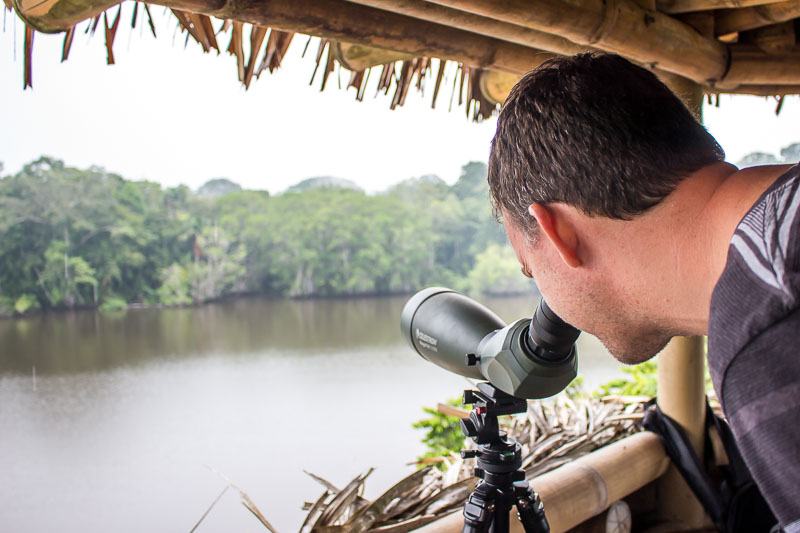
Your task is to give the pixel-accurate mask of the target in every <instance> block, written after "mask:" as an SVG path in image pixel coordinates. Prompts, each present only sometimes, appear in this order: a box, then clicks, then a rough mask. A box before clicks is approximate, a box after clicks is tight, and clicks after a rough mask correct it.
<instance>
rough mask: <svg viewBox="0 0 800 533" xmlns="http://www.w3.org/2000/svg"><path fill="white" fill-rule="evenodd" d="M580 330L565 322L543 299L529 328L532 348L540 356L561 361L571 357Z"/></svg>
mask: <svg viewBox="0 0 800 533" xmlns="http://www.w3.org/2000/svg"><path fill="white" fill-rule="evenodd" d="M580 334H581V332H580V330H579V329H577V328H575V327H574V326H572V325H570V324H567V323H566V322H564V321H563V320H562V319H561V317H559V316H558V315H557V314H556V313H555V311H553V310H552V309H550V306H549V305H547V302H546V301H545V300H544V299H542V301H541V302H539V307H537V308H536V312H535V313H534V315H533V319H532V320H531V324H530V326H529V328H528V335H529V337H530V339H529V340H530V341H531V343H532V344H533V346H532V348H533V349H534V350H535V351H536V353H537V355H539V356H540V357H542V358H544V359H547V360H550V361H559V360H562V359H564V358H566V357H569V355H570V353H571V352H572V347H573V346H574V344H575V341H576V340H577V338H578V336H579V335H580Z"/></svg>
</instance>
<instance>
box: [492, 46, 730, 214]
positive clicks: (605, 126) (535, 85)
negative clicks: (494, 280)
mask: <svg viewBox="0 0 800 533" xmlns="http://www.w3.org/2000/svg"><path fill="white" fill-rule="evenodd" d="M724 159H725V152H724V151H723V150H722V147H720V145H719V143H717V141H716V140H715V139H714V137H712V136H711V134H710V133H708V132H707V131H706V129H705V128H704V127H703V126H702V125H701V124H700V123H698V121H697V120H695V118H694V117H693V115H692V114H691V113H690V112H689V110H688V109H687V108H686V106H685V105H684V104H683V102H681V100H680V99H679V98H678V97H677V96H675V94H673V93H672V91H670V90H669V88H667V86H666V85H664V84H663V83H662V82H661V81H660V80H659V79H658V78H656V76H655V75H654V74H653V73H652V72H650V71H648V70H645V69H643V68H641V67H639V66H636V65H634V64H633V63H631V62H629V61H628V60H626V59H624V58H622V57H620V56H618V55H615V54H599V53H585V54H578V55H575V56H571V57H559V58H556V59H551V60H549V61H546V62H545V63H543V64H542V65H541V66H540V67H539V68H537V69H535V70H533V71H531V72H529V73H528V74H526V75H525V76H524V77H523V78H522V79H521V80H520V81H519V82H518V83H517V84H516V85H515V86H514V88H513V89H512V90H511V93H510V94H509V96H508V99H507V100H506V102H505V104H504V105H503V109H502V111H501V112H500V116H499V118H498V121H497V132H496V133H495V136H494V139H493V140H492V149H491V155H490V156H489V187H490V190H491V195H492V203H493V205H494V208H495V211H496V212H497V213H498V214H503V215H506V216H508V217H511V218H512V219H513V220H514V222H516V223H517V224H518V225H520V227H522V228H528V229H533V228H534V227H535V223H534V221H533V220H532V218H531V217H530V216H529V214H528V211H527V210H528V206H529V205H530V204H532V203H545V204H546V203H550V202H563V203H566V204H569V205H571V206H574V207H576V208H579V209H580V210H582V211H583V212H584V213H586V214H589V215H599V216H605V217H609V218H615V219H622V220H628V219H631V218H632V217H634V216H635V215H638V214H641V213H643V212H644V211H646V210H648V209H649V208H651V207H653V206H654V205H656V204H658V203H659V202H660V201H661V200H663V199H664V197H666V196H667V195H668V194H669V193H670V192H672V191H673V190H674V189H675V187H676V186H677V185H678V183H679V182H680V181H681V180H682V179H683V178H684V177H685V176H687V175H688V174H690V173H692V172H694V171H696V170H698V169H700V168H701V167H703V166H706V165H708V164H711V163H714V162H717V161H723V160H724Z"/></svg>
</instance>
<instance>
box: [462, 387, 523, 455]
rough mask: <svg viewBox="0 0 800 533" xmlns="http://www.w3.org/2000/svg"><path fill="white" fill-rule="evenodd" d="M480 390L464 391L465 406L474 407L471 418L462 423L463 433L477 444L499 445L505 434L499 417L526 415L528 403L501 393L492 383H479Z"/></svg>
mask: <svg viewBox="0 0 800 533" xmlns="http://www.w3.org/2000/svg"><path fill="white" fill-rule="evenodd" d="M477 386H478V390H465V391H464V404H465V405H472V406H473V409H472V411H471V412H470V416H469V418H466V419H464V420H462V421H461V431H463V432H464V435H466V436H467V437H470V438H472V439H473V440H474V441H475V443H476V444H492V443H499V442H500V440H501V439H502V437H504V436H505V434H504V433H502V432H501V431H500V426H499V424H498V422H497V417H498V416H503V415H513V414H517V413H524V412H525V410H526V409H527V408H528V403H527V402H526V401H525V400H523V399H520V398H515V397H514V396H511V395H509V394H506V393H505V392H503V391H501V390H500V389H498V388H497V387H495V386H494V385H492V384H491V383H487V382H481V383H478V385H477Z"/></svg>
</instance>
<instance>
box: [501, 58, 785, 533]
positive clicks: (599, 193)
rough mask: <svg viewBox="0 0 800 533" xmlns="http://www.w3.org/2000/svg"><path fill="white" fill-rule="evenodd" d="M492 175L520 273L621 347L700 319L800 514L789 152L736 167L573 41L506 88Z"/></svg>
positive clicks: (723, 391)
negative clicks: (565, 52) (785, 159)
mask: <svg viewBox="0 0 800 533" xmlns="http://www.w3.org/2000/svg"><path fill="white" fill-rule="evenodd" d="M742 127H743V128H746V127H747V125H746V124H743V125H742ZM751 133H752V134H753V135H758V132H751ZM489 185H490V189H491V194H492V200H493V203H494V206H495V209H496V210H497V212H498V214H499V215H500V216H501V217H502V220H503V223H504V225H505V228H506V231H507V233H508V236H509V240H510V241H511V245H512V246H513V248H514V250H515V251H516V253H517V257H518V258H519V261H520V263H521V264H522V271H523V273H525V275H527V276H530V277H533V278H535V280H536V283H537V285H538V287H539V289H540V290H541V292H542V294H543V295H544V296H545V298H546V299H547V301H548V303H550V305H551V306H552V307H553V309H554V311H556V312H557V313H558V314H559V315H561V316H562V317H563V318H564V319H565V320H567V321H568V322H570V323H572V324H573V325H575V326H576V327H578V328H580V329H582V330H584V331H587V332H589V333H591V334H593V335H596V336H597V337H599V338H600V340H601V341H603V343H604V344H605V345H606V347H607V348H608V349H609V351H610V352H611V353H612V354H613V355H614V356H615V357H616V358H617V359H619V360H620V361H623V362H625V363H640V362H642V361H645V360H647V359H649V358H651V357H653V356H654V355H656V353H658V352H659V351H660V350H661V349H662V348H663V347H664V346H665V345H666V344H667V342H668V341H669V340H670V338H671V337H673V336H675V335H708V336H709V342H708V363H709V368H710V371H711V377H712V379H713V382H714V387H715V389H716V392H717V395H718V396H719V399H720V401H721V403H722V405H723V409H724V411H725V414H726V417H727V418H728V421H729V423H730V425H731V427H732V429H733V432H734V435H735V438H736V441H737V444H738V446H739V448H740V451H741V453H742V455H743V457H744V459H745V462H746V463H747V465H748V467H749V469H750V471H751V473H752V474H753V477H754V479H755V480H756V483H757V484H758V486H759V488H760V489H761V492H762V493H763V494H764V496H765V498H766V499H767V501H768V503H769V505H770V507H771V508H772V510H773V512H774V513H775V515H776V516H777V517H778V519H779V520H780V524H781V526H782V527H783V528H784V529H785V531H787V532H789V533H792V532H797V531H800V308H799V306H800V303H799V302H798V297H799V296H800V242H798V238H800V228H798V226H799V225H800V218H799V217H800V215H798V211H799V209H798V206H799V205H800V193H798V187H800V169H799V168H798V167H796V166H790V165H771V166H762V167H756V168H749V169H744V170H739V169H737V168H736V167H735V166H733V165H731V164H729V163H726V162H725V161H724V152H723V150H722V148H721V147H720V146H719V144H718V143H717V142H716V140H714V138H713V137H712V136H711V135H710V134H709V133H708V132H707V131H706V130H705V129H704V128H703V127H702V126H701V125H700V124H698V122H697V121H696V120H695V119H694V118H693V117H692V115H691V114H690V112H689V111H688V110H687V109H686V107H685V106H684V105H683V104H682V103H681V101H680V100H679V99H678V98H677V97H675V96H674V95H673V94H672V93H671V92H670V90H669V89H668V88H667V87H666V86H665V85H664V84H662V83H661V82H660V81H659V80H658V79H657V78H656V77H655V76H654V75H653V74H652V73H650V72H649V71H647V70H644V69H642V68H640V67H637V66H635V65H633V64H632V63H630V62H628V61H626V60H625V59H623V58H621V57H619V56H616V55H609V54H603V55H597V54H582V55H578V56H574V57H568V58H559V59H555V60H551V61H549V62H547V63H545V64H543V65H542V66H541V67H540V68H538V69H536V70H535V71H533V72H530V73H529V74H527V75H526V76H525V77H524V78H523V79H522V80H521V81H520V82H519V83H518V84H517V85H516V86H515V87H514V89H513V90H512V91H511V94H510V95H509V97H508V99H507V101H506V103H505V104H504V107H503V110H502V112H501V113H500V117H499V119H498V123H497V132H496V134H495V137H494V140H493V142H492V151H491V156H490V159H489Z"/></svg>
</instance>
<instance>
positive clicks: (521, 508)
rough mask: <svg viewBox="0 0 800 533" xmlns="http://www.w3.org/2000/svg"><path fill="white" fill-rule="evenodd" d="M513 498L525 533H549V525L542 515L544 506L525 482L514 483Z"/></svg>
mask: <svg viewBox="0 0 800 533" xmlns="http://www.w3.org/2000/svg"><path fill="white" fill-rule="evenodd" d="M514 497H515V499H516V504H517V512H518V513H519V519H520V522H522V527H523V528H525V533H549V531H550V524H549V523H548V522H547V517H546V516H545V515H544V505H543V504H542V500H541V499H540V498H539V495H538V494H536V493H535V492H534V491H533V489H532V488H531V487H530V485H528V482H527V481H518V482H515V483H514Z"/></svg>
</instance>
